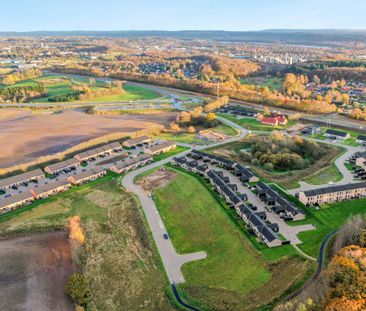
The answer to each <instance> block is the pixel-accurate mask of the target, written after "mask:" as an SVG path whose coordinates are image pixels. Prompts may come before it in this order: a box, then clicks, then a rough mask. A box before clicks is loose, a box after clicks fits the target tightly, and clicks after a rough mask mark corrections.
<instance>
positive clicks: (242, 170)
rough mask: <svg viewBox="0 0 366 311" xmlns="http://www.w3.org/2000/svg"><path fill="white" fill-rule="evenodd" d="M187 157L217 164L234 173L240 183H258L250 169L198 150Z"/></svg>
mask: <svg viewBox="0 0 366 311" xmlns="http://www.w3.org/2000/svg"><path fill="white" fill-rule="evenodd" d="M189 156H190V157H192V158H193V159H195V160H203V162H210V163H211V164H217V165H220V166H222V167H223V168H224V169H226V170H229V171H234V174H235V176H238V177H239V178H240V180H241V181H242V182H258V181H259V178H258V177H257V176H255V175H254V174H253V172H252V171H251V170H250V169H248V168H246V167H244V166H242V165H240V164H238V163H236V162H234V161H231V160H228V159H225V158H223V157H219V156H215V155H212V154H209V153H205V152H202V151H198V150H192V151H191V153H190V154H189Z"/></svg>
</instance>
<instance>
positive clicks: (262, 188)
mask: <svg viewBox="0 0 366 311" xmlns="http://www.w3.org/2000/svg"><path fill="white" fill-rule="evenodd" d="M256 193H257V195H258V197H259V198H260V199H261V200H262V201H263V202H265V203H266V205H267V206H268V208H270V209H271V210H272V211H274V212H275V213H276V214H279V215H280V216H281V217H282V218H285V219H287V220H302V219H304V218H305V214H304V213H303V212H302V211H301V210H299V209H298V208H297V207H296V206H295V204H294V203H292V202H289V201H288V200H287V199H285V198H284V197H283V196H282V195H280V194H279V193H278V192H277V191H275V190H274V189H273V188H272V187H270V186H268V185H267V184H265V183H264V182H259V183H257V185H256Z"/></svg>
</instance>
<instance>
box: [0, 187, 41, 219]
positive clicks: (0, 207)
mask: <svg viewBox="0 0 366 311" xmlns="http://www.w3.org/2000/svg"><path fill="white" fill-rule="evenodd" d="M33 201H34V197H33V195H32V194H31V193H30V192H29V191H25V192H22V193H17V194H14V195H12V196H10V197H7V198H3V199H0V214H4V213H7V212H10V211H11V210H14V209H16V208H18V207H21V206H23V205H26V204H29V203H31V202H33Z"/></svg>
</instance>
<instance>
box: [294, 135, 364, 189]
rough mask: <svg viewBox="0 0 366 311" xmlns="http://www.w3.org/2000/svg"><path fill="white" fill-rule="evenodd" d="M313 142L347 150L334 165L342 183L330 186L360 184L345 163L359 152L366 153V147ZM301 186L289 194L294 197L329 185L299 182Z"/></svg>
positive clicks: (322, 141)
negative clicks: (302, 192)
mask: <svg viewBox="0 0 366 311" xmlns="http://www.w3.org/2000/svg"><path fill="white" fill-rule="evenodd" d="M313 140H315V141H317V142H321V143H328V144H331V145H336V146H339V147H342V148H345V149H346V152H344V153H343V154H342V155H341V156H339V157H338V158H337V159H336V161H335V162H334V164H335V165H336V167H337V168H338V171H339V172H340V173H341V174H342V175H343V178H342V179H341V180H340V181H337V182H334V183H330V184H329V185H346V184H350V183H356V182H360V180H359V179H355V178H354V176H353V173H352V172H351V171H350V170H349V169H348V168H347V167H346V166H345V162H346V161H347V160H348V159H349V158H350V156H352V155H353V154H354V153H356V152H359V151H365V147H362V146H359V147H353V146H345V145H342V144H341V143H336V142H331V141H324V140H317V139H313ZM299 184H300V187H298V188H295V189H291V190H288V192H289V193H290V194H292V195H295V193H296V192H299V191H307V190H314V189H319V188H323V187H324V186H327V185H328V184H323V185H311V184H308V183H307V182H305V181H299Z"/></svg>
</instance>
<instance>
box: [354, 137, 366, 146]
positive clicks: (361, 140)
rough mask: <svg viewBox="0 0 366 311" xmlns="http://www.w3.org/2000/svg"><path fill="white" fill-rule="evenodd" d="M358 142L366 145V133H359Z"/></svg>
mask: <svg viewBox="0 0 366 311" xmlns="http://www.w3.org/2000/svg"><path fill="white" fill-rule="evenodd" d="M356 142H357V143H359V144H361V145H363V146H366V135H358V136H357V138H356Z"/></svg>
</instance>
